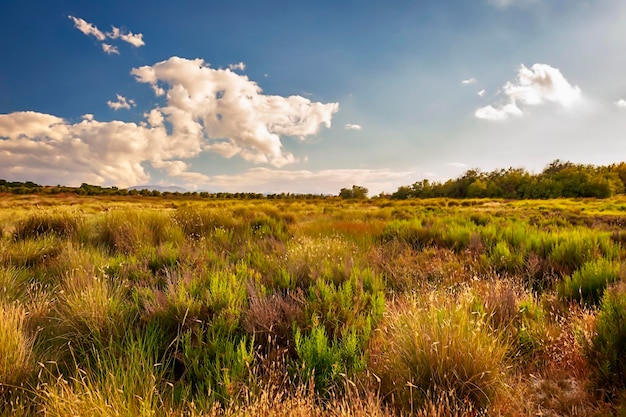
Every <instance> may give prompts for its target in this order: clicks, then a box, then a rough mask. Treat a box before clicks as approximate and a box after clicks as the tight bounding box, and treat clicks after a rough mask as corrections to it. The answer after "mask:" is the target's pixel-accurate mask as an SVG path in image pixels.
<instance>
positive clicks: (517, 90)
mask: <svg viewBox="0 0 626 417" xmlns="http://www.w3.org/2000/svg"><path fill="white" fill-rule="evenodd" d="M503 90H504V94H505V95H506V97H507V99H508V100H507V101H508V103H507V104H505V105H504V106H501V107H500V108H495V107H494V106H491V105H489V106H486V107H481V108H479V109H478V110H476V112H475V116H476V117H477V118H479V119H486V120H505V119H507V118H508V117H509V116H512V115H514V116H522V115H523V110H522V109H521V108H520V106H519V105H526V106H538V105H541V104H543V103H545V102H552V103H557V104H560V105H561V106H563V107H566V108H567V107H571V106H572V105H573V104H575V103H576V102H578V101H580V99H581V90H580V87H578V86H573V85H571V84H570V83H569V81H567V79H565V77H564V76H563V74H561V71H560V70H559V69H558V68H554V67H551V66H550V65H546V64H535V65H533V66H532V67H531V68H526V67H525V66H524V65H522V66H521V67H520V69H519V70H518V73H517V79H516V80H515V81H513V82H511V81H509V82H507V83H506V84H505V85H504V88H503Z"/></svg>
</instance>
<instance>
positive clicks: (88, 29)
mask: <svg viewBox="0 0 626 417" xmlns="http://www.w3.org/2000/svg"><path fill="white" fill-rule="evenodd" d="M68 18H69V19H70V20H71V21H73V22H74V27H75V28H76V29H78V30H80V31H81V32H83V33H84V34H85V35H87V36H89V35H91V36H95V38H96V39H98V40H99V41H100V42H102V41H103V40H105V39H106V36H105V34H104V33H103V32H102V31H100V29H98V28H97V27H96V26H95V25H93V24H91V23H89V22H87V21H85V20H84V19H81V18H80V17H74V16H72V15H69V16H68Z"/></svg>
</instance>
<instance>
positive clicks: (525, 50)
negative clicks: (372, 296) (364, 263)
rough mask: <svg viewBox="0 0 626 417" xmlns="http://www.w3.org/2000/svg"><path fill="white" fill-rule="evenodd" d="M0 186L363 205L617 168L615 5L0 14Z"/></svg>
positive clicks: (620, 34)
mask: <svg viewBox="0 0 626 417" xmlns="http://www.w3.org/2000/svg"><path fill="white" fill-rule="evenodd" d="M0 35H2V38H3V39H4V42H2V43H1V44H0V56H2V59H1V60H0V178H4V179H8V180H19V181H26V180H31V181H35V182H38V183H41V184H51V185H55V184H66V185H80V184H81V183H82V182H88V183H91V184H98V185H103V186H111V185H117V186H120V187H126V186H132V185H140V184H159V185H179V186H182V187H185V188H187V189H190V190H196V189H197V190H209V191H233V192H234V191H253V192H301V193H308V192H312V193H333V194H336V193H337V192H338V191H339V189H340V188H342V187H349V186H351V185H352V184H359V185H364V186H366V187H368V188H369V189H370V195H373V194H377V193H379V192H382V191H387V192H393V191H395V190H396V189H397V187H398V186H400V185H408V184H412V183H413V182H415V181H418V180H421V179H423V178H429V179H431V180H445V179H447V178H454V177H457V176H458V175H461V174H462V173H463V172H465V171H466V170H467V169H470V168H480V169H482V170H483V171H490V170H493V169H497V168H508V167H511V166H512V167H523V168H526V169H528V170H529V171H531V172H538V171H541V170H542V169H543V168H544V167H545V166H546V165H547V164H548V163H549V162H551V161H553V160H554V159H557V158H559V159H562V160H570V161H572V162H579V163H591V164H609V163H613V162H619V161H623V160H625V159H626V158H625V156H626V140H625V133H626V101H625V100H626V54H624V53H623V51H624V42H625V41H624V40H625V39H626V3H624V2H623V1H622V0H598V1H593V0H590V1H578V0H458V1H435V0H430V1H425V0H413V1H408V0H397V1H395V2H393V3H389V2H387V3H384V2H381V1H379V0H376V1H375V0H359V1H351V0H349V1H320V0H317V1H313V0H310V1H300V2H288V1H283V0H275V1H264V2H258V1H251V0H241V1H231V2H224V1H179V2H171V1H160V0H156V1H150V2H148V1H134V2H127V1H124V2H122V1H108V2H96V1H84V0H83V1H67V0H59V1H54V2H41V1H34V0H5V1H3V2H2V3H1V4H0Z"/></svg>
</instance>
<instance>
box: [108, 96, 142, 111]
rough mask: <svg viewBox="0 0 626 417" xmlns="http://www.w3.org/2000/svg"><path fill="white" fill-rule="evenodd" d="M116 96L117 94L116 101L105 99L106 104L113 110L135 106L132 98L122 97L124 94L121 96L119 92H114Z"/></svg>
mask: <svg viewBox="0 0 626 417" xmlns="http://www.w3.org/2000/svg"><path fill="white" fill-rule="evenodd" d="M116 96H117V101H107V104H108V105H109V107H110V108H112V109H113V110H119V109H130V108H131V106H132V107H135V106H136V104H135V100H133V99H129V100H127V99H126V97H124V96H122V95H120V94H116Z"/></svg>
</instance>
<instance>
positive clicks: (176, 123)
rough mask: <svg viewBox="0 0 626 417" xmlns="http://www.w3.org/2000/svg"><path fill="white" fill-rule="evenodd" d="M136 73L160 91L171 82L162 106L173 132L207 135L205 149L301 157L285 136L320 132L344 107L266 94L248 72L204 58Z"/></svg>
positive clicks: (269, 159) (289, 159)
mask: <svg viewBox="0 0 626 417" xmlns="http://www.w3.org/2000/svg"><path fill="white" fill-rule="evenodd" d="M131 73H132V74H133V75H134V76H135V77H136V79H137V80H138V81H139V82H144V83H147V84H150V85H151V86H152V87H153V88H154V89H155V91H157V89H163V88H164V87H165V86H167V87H169V88H168V89H167V106H166V107H163V108H161V109H160V111H161V112H162V113H163V115H164V117H165V119H166V121H167V122H169V123H170V124H171V126H172V129H173V133H174V135H191V136H194V137H201V138H204V137H206V139H207V140H206V141H205V142H206V143H203V144H202V146H203V148H204V149H207V150H212V151H214V152H218V153H220V154H221V155H223V156H225V157H232V156H234V155H239V156H241V157H242V158H244V159H246V160H249V161H253V162H263V163H270V164H272V165H274V166H283V165H285V164H288V163H293V162H295V161H296V159H295V158H294V156H293V155H291V154H289V153H285V152H283V150H282V143H281V139H280V138H281V136H295V137H299V138H301V139H303V138H304V137H306V136H308V135H313V134H316V133H317V132H318V131H319V128H320V126H321V125H326V126H327V127H330V123H331V119H332V115H333V114H334V113H335V112H337V111H338V109H339V105H338V104H337V103H328V104H323V103H317V102H311V101H310V100H309V99H306V98H304V97H301V96H289V97H281V96H272V95H264V94H262V93H261V92H262V90H261V88H260V87H259V86H258V85H257V84H256V83H255V82H253V81H250V80H249V79H248V77H246V76H244V75H239V74H236V73H234V72H232V71H231V70H229V69H226V70H223V69H213V68H210V67H209V66H208V65H206V64H205V63H204V61H203V60H202V59H195V60H189V59H183V58H178V57H172V58H170V59H168V60H167V61H162V62H159V63H157V64H155V65H153V66H145V67H141V68H135V69H133V71H132V72H131Z"/></svg>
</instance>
